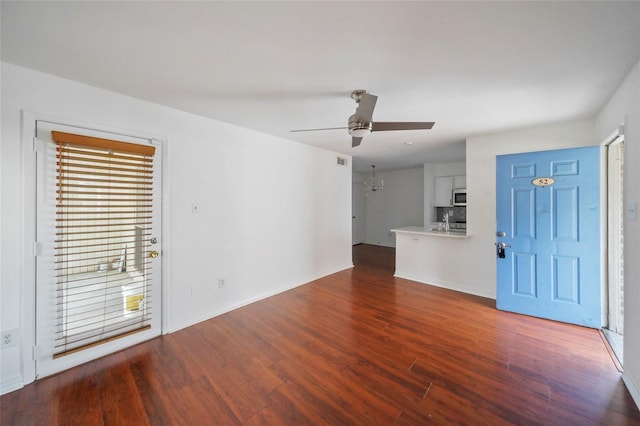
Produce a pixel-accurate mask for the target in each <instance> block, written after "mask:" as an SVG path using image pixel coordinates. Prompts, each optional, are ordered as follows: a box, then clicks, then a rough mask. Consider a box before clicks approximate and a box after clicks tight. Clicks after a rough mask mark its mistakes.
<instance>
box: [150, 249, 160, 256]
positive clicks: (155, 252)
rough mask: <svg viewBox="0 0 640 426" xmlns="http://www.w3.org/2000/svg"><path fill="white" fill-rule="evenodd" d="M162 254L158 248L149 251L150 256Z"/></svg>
mask: <svg viewBox="0 0 640 426" xmlns="http://www.w3.org/2000/svg"><path fill="white" fill-rule="evenodd" d="M159 255H160V253H158V252H157V251H156V250H151V251H150V252H149V257H154V258H155V257H158V256H159Z"/></svg>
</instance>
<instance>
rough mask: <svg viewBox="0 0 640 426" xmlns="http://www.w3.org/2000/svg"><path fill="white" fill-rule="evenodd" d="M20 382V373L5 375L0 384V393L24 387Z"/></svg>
mask: <svg viewBox="0 0 640 426" xmlns="http://www.w3.org/2000/svg"><path fill="white" fill-rule="evenodd" d="M22 382H23V380H22V375H20V374H16V375H13V376H11V377H7V378H6V379H4V380H3V381H2V383H1V384H0V395H4V394H5V393H9V392H13V391H16V390H18V389H22V388H23V387H24V385H23V384H22Z"/></svg>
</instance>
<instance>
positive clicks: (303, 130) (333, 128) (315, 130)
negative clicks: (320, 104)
mask: <svg viewBox="0 0 640 426" xmlns="http://www.w3.org/2000/svg"><path fill="white" fill-rule="evenodd" d="M344 129H348V127H344V126H342V127H323V128H321V129H295V130H289V132H292V133H295V132H317V131H318V130H344Z"/></svg>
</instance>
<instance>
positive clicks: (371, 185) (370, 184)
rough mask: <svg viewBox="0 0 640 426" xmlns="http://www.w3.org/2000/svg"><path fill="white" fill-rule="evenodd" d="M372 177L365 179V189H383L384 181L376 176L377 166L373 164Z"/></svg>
mask: <svg viewBox="0 0 640 426" xmlns="http://www.w3.org/2000/svg"><path fill="white" fill-rule="evenodd" d="M371 169H372V172H371V177H370V178H369V179H367V180H365V181H364V190H365V191H367V192H369V191H373V192H376V191H382V188H384V181H383V180H382V179H377V178H376V166H371Z"/></svg>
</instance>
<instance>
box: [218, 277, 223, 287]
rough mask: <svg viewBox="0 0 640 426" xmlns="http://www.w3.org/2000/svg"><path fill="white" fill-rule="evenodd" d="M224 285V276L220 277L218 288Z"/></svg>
mask: <svg viewBox="0 0 640 426" xmlns="http://www.w3.org/2000/svg"><path fill="white" fill-rule="evenodd" d="M222 287H224V278H218V288H222Z"/></svg>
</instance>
